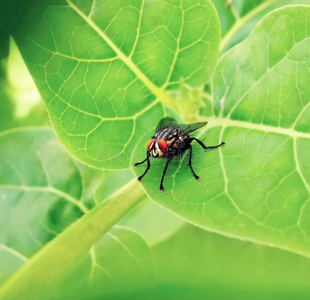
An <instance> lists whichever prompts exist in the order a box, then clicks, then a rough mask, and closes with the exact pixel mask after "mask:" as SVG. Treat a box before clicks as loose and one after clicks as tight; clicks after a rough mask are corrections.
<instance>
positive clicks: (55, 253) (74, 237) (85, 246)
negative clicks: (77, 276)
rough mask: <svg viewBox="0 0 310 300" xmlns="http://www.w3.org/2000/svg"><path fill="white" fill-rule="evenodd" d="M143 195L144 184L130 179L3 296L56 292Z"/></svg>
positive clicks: (2, 292)
mask: <svg viewBox="0 0 310 300" xmlns="http://www.w3.org/2000/svg"><path fill="white" fill-rule="evenodd" d="M144 195H145V194H144V191H143V190H142V188H141V185H140V184H139V183H138V182H137V181H136V180H135V179H133V180H131V181H130V182H129V183H127V184H126V185H125V186H124V187H123V188H122V189H120V190H119V191H118V192H116V193H114V194H113V195H112V196H110V197H109V198H107V199H106V200H105V201H103V202H101V203H100V204H98V206H96V207H95V208H93V209H92V210H90V211H89V212H88V213H86V214H85V215H84V216H83V217H81V218H80V219H79V220H78V221H76V222H75V223H74V224H72V225H71V226H70V227H68V228H67V229H66V230H65V231H63V232H62V233H61V234H59V235H58V236H57V237H55V238H54V239H53V240H52V241H50V242H49V243H48V244H47V245H46V246H45V247H43V248H42V249H41V250H40V251H39V252H38V253H36V254H35V255H34V256H33V257H32V258H31V259H30V260H29V262H28V263H26V264H25V265H24V266H23V267H22V268H20V269H19V270H18V271H17V272H16V273H14V274H13V275H12V276H11V277H10V278H9V279H8V280H7V281H6V282H5V283H4V284H3V285H2V286H1V289H0V299H34V298H35V295H36V291H37V289H38V288H39V289H42V288H46V289H47V290H48V291H53V290H54V288H55V286H57V284H58V283H59V282H60V281H61V279H62V278H64V276H66V275H67V273H68V272H69V271H70V270H72V269H73V268H74V266H75V265H76V264H77V262H78V261H79V260H80V259H81V257H83V256H84V255H86V254H87V252H88V251H89V250H90V248H91V247H92V246H93V245H94V244H95V243H96V242H97V241H98V240H99V239H100V238H101V237H102V235H103V234H104V233H106V232H107V231H108V230H109V229H110V228H111V227H112V226H113V225H114V224H115V223H116V222H117V221H118V220H120V219H121V218H122V217H123V216H124V215H125V214H126V213H127V212H128V211H129V210H130V209H131V208H132V207H133V206H135V205H136V204H137V203H138V202H140V201H141V200H142V199H143V198H144ZM48 291H47V293H48Z"/></svg>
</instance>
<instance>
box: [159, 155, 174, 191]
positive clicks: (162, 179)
mask: <svg viewBox="0 0 310 300" xmlns="http://www.w3.org/2000/svg"><path fill="white" fill-rule="evenodd" d="M170 161H171V160H169V159H168V160H167V162H166V165H165V168H164V171H163V176H162V177H161V181H160V187H159V190H160V191H161V192H163V191H164V190H165V189H164V185H163V184H164V178H165V175H166V172H167V169H168V165H169V163H170Z"/></svg>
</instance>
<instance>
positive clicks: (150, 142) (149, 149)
mask: <svg viewBox="0 0 310 300" xmlns="http://www.w3.org/2000/svg"><path fill="white" fill-rule="evenodd" d="M153 143H154V139H151V140H149V141H148V142H147V144H146V149H147V151H151V147H152V145H153Z"/></svg>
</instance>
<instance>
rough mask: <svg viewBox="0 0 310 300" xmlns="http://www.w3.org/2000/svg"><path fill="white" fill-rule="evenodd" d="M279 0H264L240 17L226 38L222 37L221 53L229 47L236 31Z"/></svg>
mask: <svg viewBox="0 0 310 300" xmlns="http://www.w3.org/2000/svg"><path fill="white" fill-rule="evenodd" d="M276 1H277V0H269V1H266V2H263V3H262V4H261V5H258V6H257V7H256V8H255V9H253V10H251V11H250V12H249V13H248V14H246V15H245V16H243V17H242V18H240V19H238V20H237V21H236V23H235V24H234V26H232V27H231V28H230V30H229V31H228V32H227V33H226V35H225V36H224V38H223V39H222V42H221V45H220V53H222V52H223V50H224V49H225V48H226V47H227V45H228V44H229V42H230V41H231V39H232V38H233V36H234V35H235V34H236V32H237V31H238V30H239V29H240V28H241V27H242V26H243V25H244V24H245V23H246V22H247V21H248V20H250V19H251V18H253V17H254V16H255V15H256V14H258V13H260V12H261V11H262V10H264V9H265V8H267V7H268V6H269V5H271V4H272V3H274V2H276Z"/></svg>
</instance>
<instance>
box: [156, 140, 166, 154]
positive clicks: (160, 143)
mask: <svg viewBox="0 0 310 300" xmlns="http://www.w3.org/2000/svg"><path fill="white" fill-rule="evenodd" d="M157 144H158V147H159V149H160V151H161V152H165V151H166V150H167V148H168V145H167V142H166V141H165V140H158V141H157Z"/></svg>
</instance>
